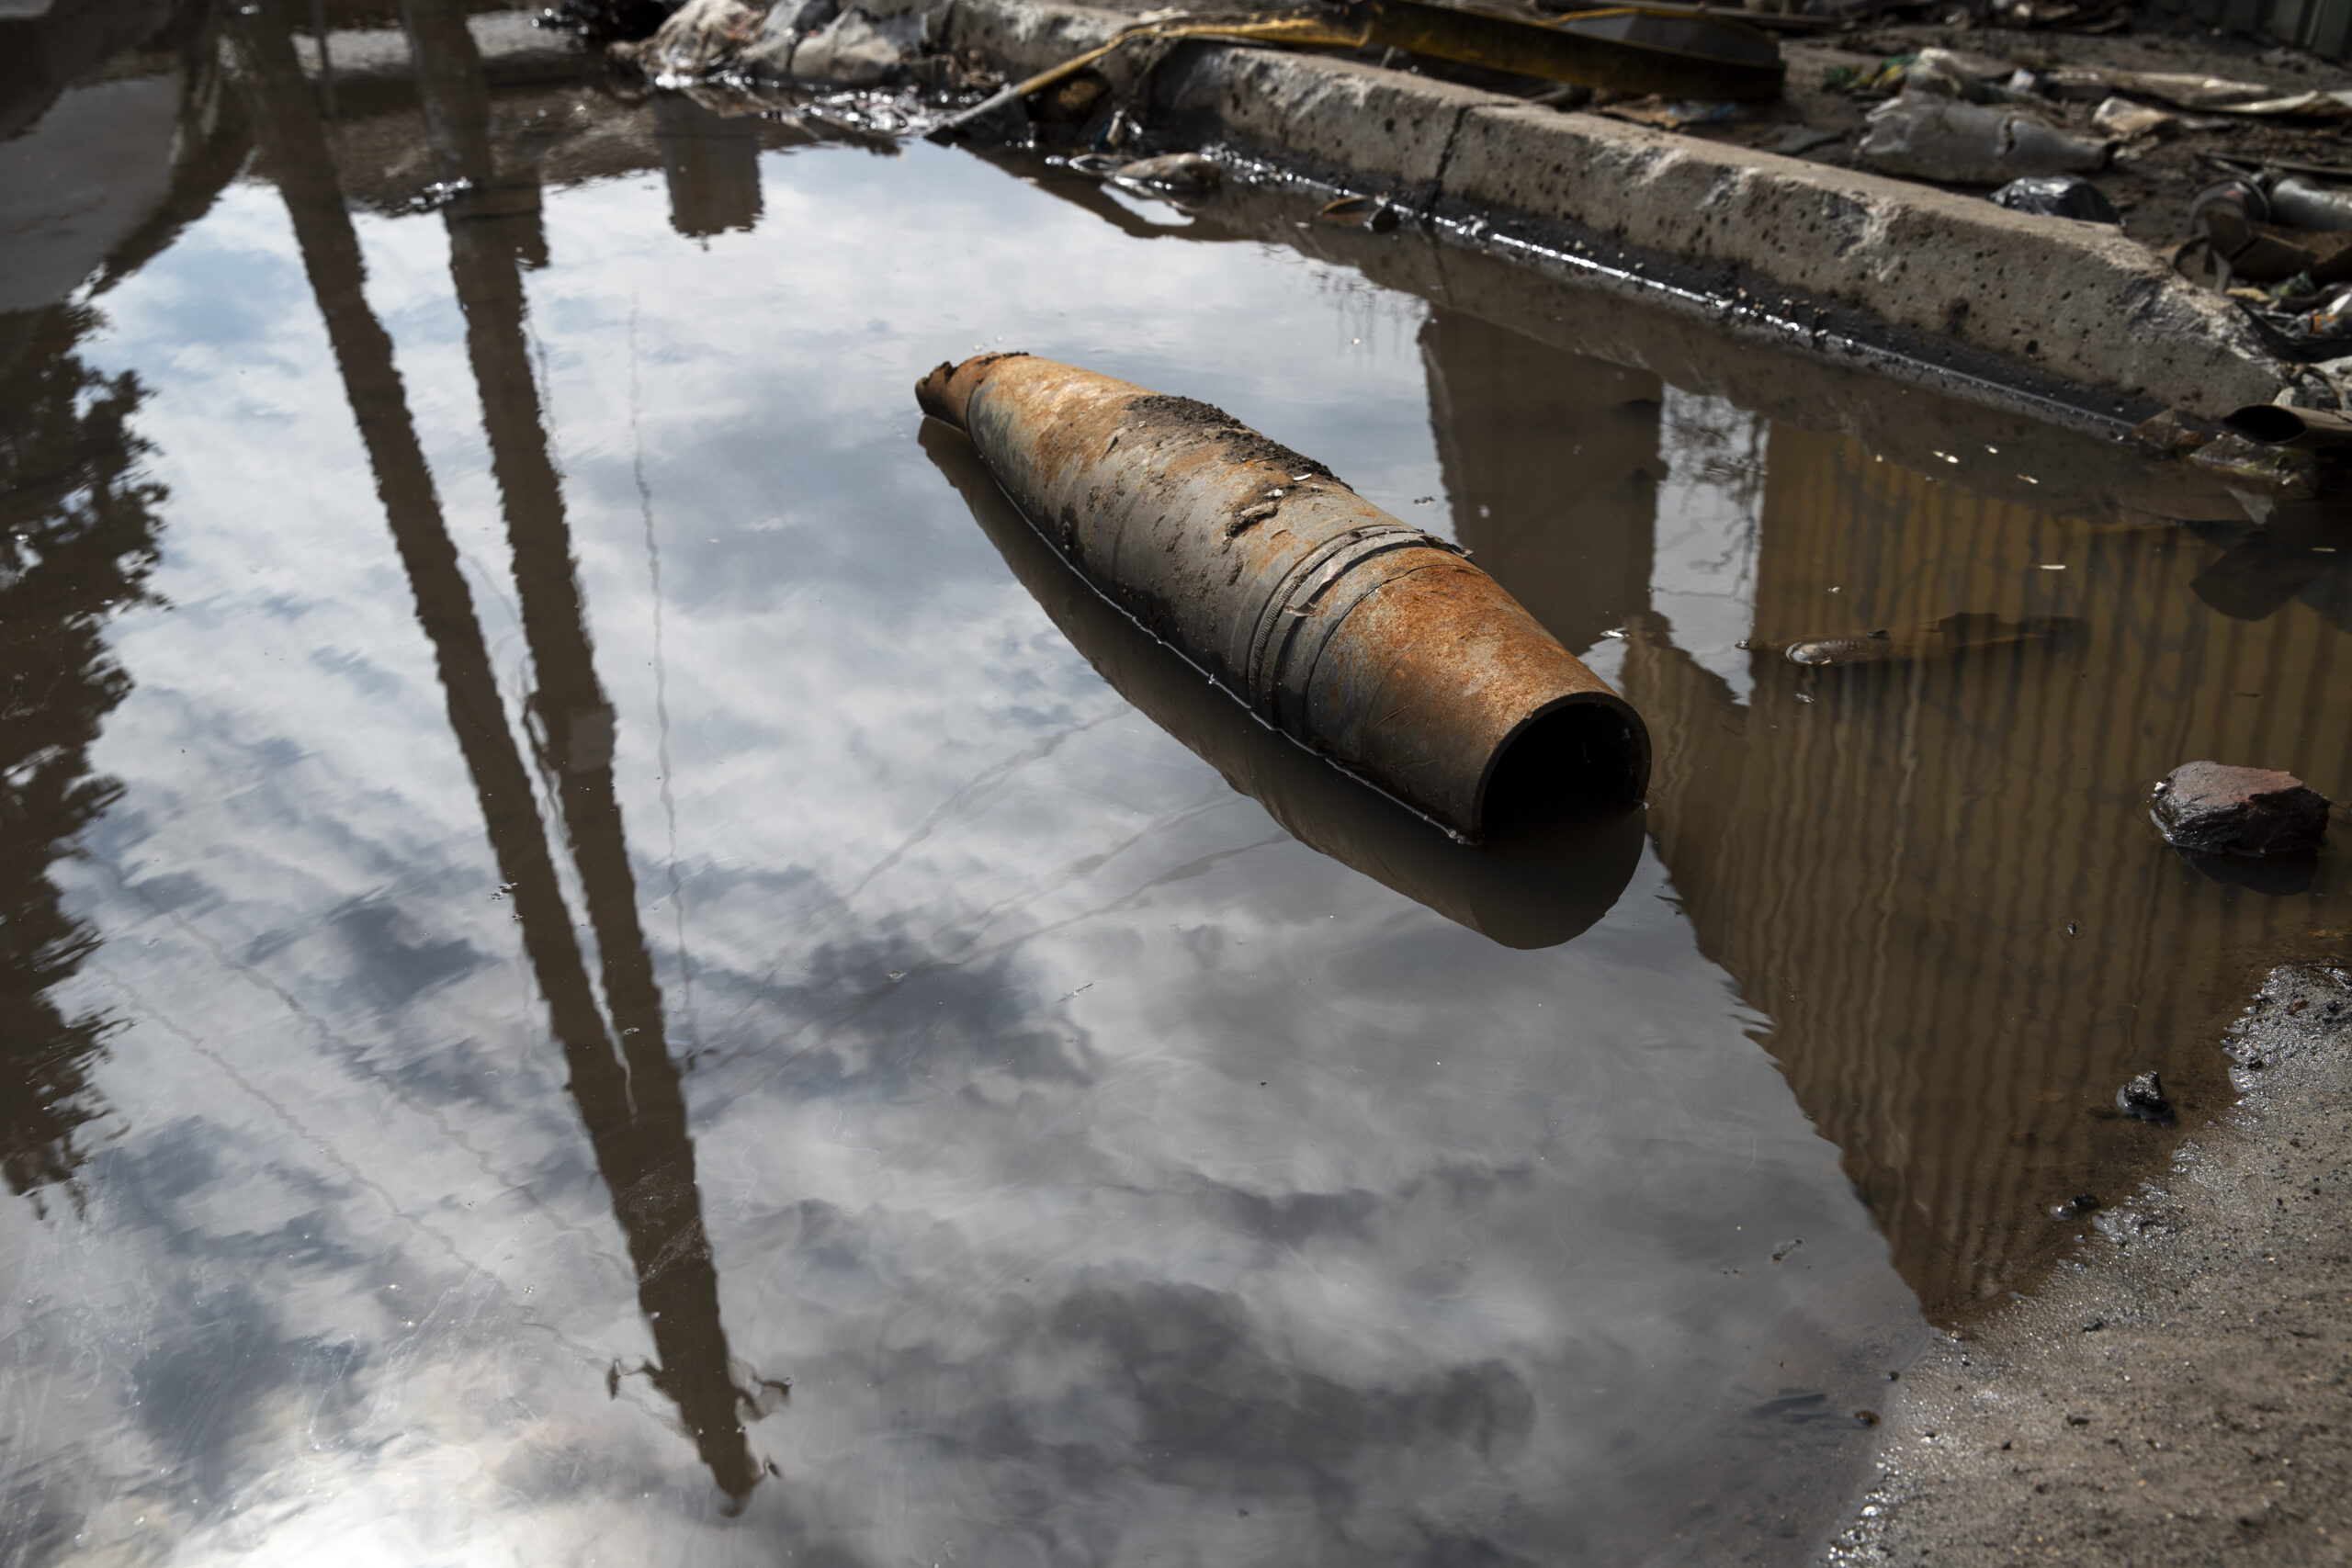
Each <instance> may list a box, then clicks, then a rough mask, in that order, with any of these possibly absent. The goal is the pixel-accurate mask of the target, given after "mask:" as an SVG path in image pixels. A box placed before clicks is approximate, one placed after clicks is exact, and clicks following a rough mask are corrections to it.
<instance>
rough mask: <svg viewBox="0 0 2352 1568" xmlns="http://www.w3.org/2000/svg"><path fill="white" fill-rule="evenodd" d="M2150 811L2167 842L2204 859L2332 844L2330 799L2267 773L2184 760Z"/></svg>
mask: <svg viewBox="0 0 2352 1568" xmlns="http://www.w3.org/2000/svg"><path fill="white" fill-rule="evenodd" d="M2150 808H2151V811H2152V814H2153V815H2154V818H2155V823H2156V826H2157V828H2158V829H2161V830H2162V831H2163V833H2164V836H2165V842H2167V843H2169V844H2171V845H2173V846H2174V847H2176V848H2177V849H2183V850H2189V851H2193V852H2197V853H2199V854H2211V855H2229V856H2238V857H2245V858H2258V857H2261V856H2265V855H2290V854H2297V853H2301V852H2307V851H2311V850H2315V849H2317V848H2319V846H2320V845H2321V844H2322V843H2324V842H2325V841H2326V839H2327V810H2328V799H2327V797H2326V796H2325V795H2322V794H2320V793H2319V792H2318V791H2317V790H2315V789H2312V787H2311V786H2310V785H2308V784H2304V783H2303V781H2302V780H2301V779H2299V778H2297V777H2295V776H2294V775H2293V774H2292V773H2278V772H2274V771H2272V770H2270V769H2267V768H2239V767H2231V766H2228V765H2226V764H2224V763H2221V762H2210V761H2208V762H2184V763H2182V764H2181V765H2180V766H2179V767H2177V768H2175V769H2174V770H2173V771H2172V772H2171V773H2169V774H2167V775H2166V776H2165V778H2164V779H2162V780H2160V781H2159V782H2158V783H2157V784H2156V786H2155V789H2154V793H2153V794H2152V795H2151V797H2150Z"/></svg>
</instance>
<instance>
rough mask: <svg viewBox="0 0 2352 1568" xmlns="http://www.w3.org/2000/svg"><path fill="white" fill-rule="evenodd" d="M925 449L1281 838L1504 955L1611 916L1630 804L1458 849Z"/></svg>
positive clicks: (1164, 721) (953, 450) (1628, 834)
mask: <svg viewBox="0 0 2352 1568" xmlns="http://www.w3.org/2000/svg"><path fill="white" fill-rule="evenodd" d="M922 448H923V450H924V451H925V452H927V453H929V454H930V456H931V460H932V461H933V463H935V464H937V465H938V466H939V471H940V472H941V473H942V474H944V475H945V476H946V478H947V481H948V483H950V484H952V485H954V486H955V487H956V492H957V493H958V494H960V495H961V496H963V498H964V501H965V503H966V504H967V505H968V506H970V507H971V509H972V520H973V521H974V522H975V523H978V525H980V531H981V532H982V533H983V534H985V535H987V536H988V539H989V543H990V544H992V545H994V546H995V547H997V550H998V552H999V553H1000V554H1001V555H1002V556H1003V557H1004V560H1005V564H1006V565H1007V566H1009V567H1011V568H1012V575H1013V577H1014V578H1015V579H1017V580H1018V581H1019V582H1020V583H1021V586H1022V587H1023V588H1025V589H1027V590H1028V591H1029V592H1030V594H1031V596H1032V597H1034V598H1035V600H1036V601H1037V604H1038V605H1039V606H1040V607H1041V608H1043V609H1044V611H1045V612H1046V615H1047V616H1048V617H1049V618H1051V620H1052V621H1053V623H1054V625H1055V626H1057V627H1058V628H1059V629H1060V631H1061V634H1062V636H1064V637H1067V638H1069V644H1070V646H1071V647H1072V648H1074V649H1077V650H1078V651H1079V653H1080V655H1081V656H1083V657H1084V658H1085V660H1086V661H1087V662H1088V663H1090V664H1091V665H1093V666H1094V668H1095V669H1096V670H1097V671H1100V672H1101V674H1102V676H1103V679H1104V680H1106V681H1108V682H1110V683H1111V685H1112V688H1113V689H1114V690H1115V691H1116V692H1117V693H1118V694H1120V695H1121V696H1123V697H1125V698H1126V699H1127V701H1129V702H1131V703H1133V704H1134V705H1136V708H1137V709H1138V710H1140V711H1141V712H1142V714H1143V716H1145V717H1147V718H1148V719H1150V720H1151V721H1152V722H1153V723H1154V724H1157V725H1158V726H1159V728H1162V729H1164V730H1166V731H1167V732H1168V733H1169V734H1170V735H1171V736H1173V737H1175V738H1176V739H1178V740H1180V741H1182V743H1183V744H1184V746H1185V747H1186V748H1187V749H1189V750H1191V751H1192V752H1193V754H1194V755H1195V756H1197V757H1199V758H1200V759H1201V760H1202V761H1205V762H1207V763H1208V764H1209V765H1210V766H1211V767H1213V768H1215V769H1216V771H1217V772H1218V773H1222V774H1223V775H1224V776H1225V782H1226V783H1227V784H1231V785H1232V786H1233V787H1234V788H1235V789H1237V790H1238V791H1240V792H1241V793H1242V794H1243V795H1248V796H1250V798H1251V799H1253V800H1255V801H1257V802H1258V803H1259V804H1260V805H1261V806H1263V807H1265V808H1266V811H1267V813H1268V814H1269V815H1270V816H1272V818H1273V819H1274V820H1275V821H1276V822H1278V823H1280V824H1282V826H1283V828H1284V829H1287V830H1288V831H1289V833H1290V834H1291V836H1292V837H1294V838H1295V839H1297V840H1299V841H1300V842H1302V843H1304V844H1306V846H1307V847H1308V848H1309V849H1313V850H1317V851H1319V852H1322V853H1324V854H1327V855H1329V856H1330V857H1331V858H1332V859H1333V860H1336V861H1338V862H1339V863H1340V864H1342V865H1345V866H1348V867H1350V868H1351V869H1352V870H1354V871H1357V872H1360V873H1362V874H1363V875H1365V876H1368V877H1370V878H1372V879H1373V880H1374V882H1377V883H1379V884H1381V885H1382V886H1385V887H1388V888H1391V889H1393V890H1395V891H1396V892H1398V893H1401V894H1403V895H1404V896H1405V897H1408V898H1410V899H1412V900H1413V901H1414V902H1416V903H1419V904H1422V905H1425V906H1426V907H1428V908H1431V909H1434V910H1435V911H1437V912H1438V913H1439V914H1441V915H1443V916H1444V917H1445V918H1446V919H1450V920H1453V921H1456V922H1458V923H1460V924H1462V925H1464V926H1467V927H1469V928H1470V929H1471V930H1472V931H1476V932H1478V933H1479V934H1481V935H1483V936H1486V937H1488V938H1491V939H1492V940H1493V941H1495V942H1499V943H1501V944H1502V945H1503V946H1505V947H1517V948H1539V947H1551V946H1555V945H1556V944H1557V943H1560V942H1566V941H1567V940H1569V939H1570V938H1571V937H1574V936H1577V934H1579V933H1580V932H1582V931H1585V930H1586V929H1588V928H1589V927H1590V926H1591V925H1592V924H1593V923H1594V922H1595V921H1596V920H1598V919H1600V917H1601V916H1603V915H1605V914H1607V913H1608V912H1609V910H1610V908H1611V906H1613V905H1614V904H1615V903H1616V902H1617V899H1618V897H1620V896H1621V895H1622V894H1623V892H1624V891H1625V886H1626V884H1627V883H1629V882H1630V881H1632V880H1633V875H1634V871H1635V869H1636V868H1637V867H1638V866H1639V865H1640V864H1641V859H1642V845H1643V842H1644V833H1643V822H1642V813H1641V811H1640V810H1639V808H1637V807H1622V806H1619V807H1603V808H1601V809H1599V810H1591V811H1551V812H1530V813H1515V812H1513V811H1511V810H1510V807H1508V806H1507V805H1501V804H1499V803H1498V805H1497V807H1495V809H1494V810H1493V811H1492V813H1491V815H1493V816H1495V817H1497V818H1499V819H1498V820H1497V821H1496V822H1495V823H1494V824H1493V825H1492V827H1491V829H1490V830H1489V832H1488V834H1487V839H1486V841H1485V842H1483V843H1479V844H1462V843H1456V842H1455V841H1453V839H1451V838H1449V837H1448V836H1447V835H1446V834H1445V833H1443V832H1442V831H1440V830H1439V829H1437V828H1436V827H1434V826H1432V825H1431V824H1430V822H1429V821H1428V820H1427V819H1426V818H1423V817H1421V816H1420V815H1419V814H1418V813H1416V812H1413V811H1409V810H1408V809H1406V808H1405V807H1403V806H1400V805H1399V804H1397V802H1396V801H1394V800H1391V799H1389V798H1388V797H1387V796H1385V795H1382V794H1381V793H1380V792H1379V791H1377V790H1369V789H1366V788H1364V787H1363V785H1362V784H1358V783H1356V782H1355V781H1354V780H1353V779H1351V778H1350V777H1348V776H1347V775H1346V774H1345V773H1341V772H1340V770H1338V769H1337V768H1334V767H1331V766H1329V765H1328V764H1327V763H1325V762H1324V761H1322V760H1321V759H1320V758H1317V756H1315V755H1314V754H1313V753H1312V752H1310V751H1308V750H1306V749H1305V748H1304V747H1301V746H1298V745H1296V744H1295V743H1293V742H1292V741H1291V740H1290V739H1288V738H1287V737H1284V736H1281V735H1277V734H1275V733H1274V732H1273V731H1272V730H1271V729H1269V728H1266V727H1265V726H1264V725H1262V724H1261V723H1259V722H1258V721H1257V720H1256V719H1254V718H1252V717H1251V716H1250V714H1249V713H1248V712H1247V711H1246V710H1245V709H1243V708H1242V707H1241V706H1240V705H1239V704H1238V703H1236V702H1234V701H1233V700H1232V699H1231V698H1230V697H1229V696H1227V694H1225V693H1223V692H1221V691H1219V690H1217V689H1216V687H1214V686H1212V685H1210V684H1209V683H1208V682H1205V681H1204V680H1202V679H1201V674H1200V671H1199V670H1198V669H1197V668H1195V667H1194V666H1193V664H1191V663H1189V662H1188V661H1186V660H1183V659H1181V658H1179V657H1178V656H1177V655H1176V654H1175V653H1174V652H1173V651H1172V650H1171V649H1169V647H1168V646H1167V645H1166V644H1165V643H1162V642H1160V641H1159V640H1158V639H1157V638H1155V637H1152V636H1151V634H1150V633H1148V632H1147V631H1145V630H1144V629H1143V628H1142V627H1141V626H1137V625H1136V623H1135V621H1134V619H1133V618H1132V617H1130V616H1128V615H1125V614H1124V613H1123V612H1121V611H1120V609H1119V608H1118V606H1116V605H1114V604H1112V603H1111V601H1110V600H1109V599H1108V598H1106V597H1104V596H1103V593H1102V592H1101V591H1100V590H1099V589H1097V588H1095V587H1094V585H1093V584H1091V583H1090V582H1089V581H1086V580H1085V579H1084V578H1082V577H1080V576H1079V575H1078V573H1076V572H1075V571H1073V570H1070V567H1069V563H1068V562H1067V561H1065V560H1063V559H1062V558H1060V557H1059V556H1057V554H1056V553H1055V552H1054V550H1053V549H1052V547H1050V546H1048V545H1047V544H1046V540H1045V538H1044V537H1043V536H1041V535H1040V534H1039V533H1038V532H1037V531H1036V530H1035V528H1034V527H1032V526H1031V525H1030V524H1029V523H1028V521H1027V520H1026V519H1025V518H1023V516H1022V515H1021V513H1019V512H1018V511H1016V510H1015V509H1014V508H1013V505H1012V502H1010V501H1008V500H1007V499H1005V495H1004V491H1002V490H1001V489H1000V488H998V485H997V483H996V479H995V478H994V476H993V475H991V474H990V473H989V470H988V468H987V467H986V465H984V464H983V463H982V462H981V461H980V457H979V454H978V452H976V451H975V450H973V447H972V444H971V443H970V442H969V441H967V440H966V439H965V438H964V437H963V436H961V435H959V434H956V432H954V431H952V430H948V429H945V428H944V427H943V426H941V425H939V424H937V423H926V424H925V425H924V426H923V429H922Z"/></svg>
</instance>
